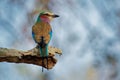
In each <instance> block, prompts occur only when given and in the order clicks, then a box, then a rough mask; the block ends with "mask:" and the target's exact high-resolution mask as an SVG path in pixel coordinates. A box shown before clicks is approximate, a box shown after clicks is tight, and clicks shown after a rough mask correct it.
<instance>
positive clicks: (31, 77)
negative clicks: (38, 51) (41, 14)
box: [0, 0, 120, 80]
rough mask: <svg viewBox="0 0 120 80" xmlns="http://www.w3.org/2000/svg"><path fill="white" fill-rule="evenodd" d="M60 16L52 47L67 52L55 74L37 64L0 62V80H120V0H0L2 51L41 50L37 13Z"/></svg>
mask: <svg viewBox="0 0 120 80" xmlns="http://www.w3.org/2000/svg"><path fill="white" fill-rule="evenodd" d="M44 9H46V10H50V11H52V12H53V13H56V14H59V15H60V17H59V18H56V19H54V20H53V21H52V22H51V26H52V29H53V37H52V40H51V42H50V45H51V46H55V47H57V48H60V49H62V51H63V55H62V56H61V57H59V56H57V59H58V62H57V64H56V65H55V67H54V68H53V69H51V70H48V71H47V70H44V72H42V71H41V67H39V66H36V65H32V64H14V63H6V62H1V63H0V80H120V69H119V68H120V53H119V52H120V37H119V36H120V3H119V0H0V35H1V36H0V47H3V48H4V47H5V48H14V49H19V50H29V49H32V48H33V47H35V46H36V44H35V42H34V41H33V39H32V35H31V28H32V25H34V23H35V21H36V17H37V16H38V15H35V14H34V11H35V10H44Z"/></svg>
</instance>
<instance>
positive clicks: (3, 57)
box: [0, 47, 62, 69]
mask: <svg viewBox="0 0 120 80" xmlns="http://www.w3.org/2000/svg"><path fill="white" fill-rule="evenodd" d="M48 50H49V57H48V68H47V63H46V61H47V60H46V59H44V64H43V65H42V58H41V57H40V54H39V50H38V48H37V47H35V48H33V49H31V50H28V51H21V50H16V49H7V48H0V62H11V63H27V64H35V65H39V66H43V67H44V68H47V69H52V68H53V67H54V65H55V64H56V62H57V59H55V58H54V56H55V54H56V53H57V54H60V55H61V54H62V51H61V50H60V49H58V48H55V47H49V48H48Z"/></svg>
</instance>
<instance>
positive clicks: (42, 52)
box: [39, 46, 48, 72]
mask: <svg viewBox="0 0 120 80" xmlns="http://www.w3.org/2000/svg"><path fill="white" fill-rule="evenodd" d="M39 50H40V56H41V58H42V65H44V59H45V58H46V60H47V68H48V46H45V47H44V48H41V47H39ZM42 72H43V67H42Z"/></svg>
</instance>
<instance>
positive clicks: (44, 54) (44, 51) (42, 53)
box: [39, 46, 48, 57]
mask: <svg viewBox="0 0 120 80" xmlns="http://www.w3.org/2000/svg"><path fill="white" fill-rule="evenodd" d="M39 50H40V56H41V57H47V56H48V46H45V47H44V48H41V47H39Z"/></svg>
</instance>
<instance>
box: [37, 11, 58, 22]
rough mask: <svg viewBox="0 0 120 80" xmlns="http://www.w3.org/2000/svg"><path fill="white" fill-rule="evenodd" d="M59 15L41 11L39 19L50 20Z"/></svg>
mask: <svg viewBox="0 0 120 80" xmlns="http://www.w3.org/2000/svg"><path fill="white" fill-rule="evenodd" d="M57 17H59V15H56V14H54V13H51V12H40V14H39V16H38V20H39V19H40V20H42V21H46V22H50V21H51V20H53V18H57Z"/></svg>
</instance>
